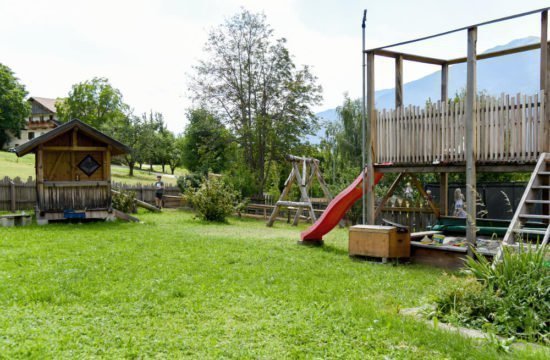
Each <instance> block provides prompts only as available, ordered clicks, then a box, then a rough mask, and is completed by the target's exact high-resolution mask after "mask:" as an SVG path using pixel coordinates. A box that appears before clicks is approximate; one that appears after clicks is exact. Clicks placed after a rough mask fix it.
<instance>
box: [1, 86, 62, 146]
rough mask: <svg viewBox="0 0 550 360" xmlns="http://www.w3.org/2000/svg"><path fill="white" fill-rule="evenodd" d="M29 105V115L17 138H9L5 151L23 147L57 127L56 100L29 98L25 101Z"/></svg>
mask: <svg viewBox="0 0 550 360" xmlns="http://www.w3.org/2000/svg"><path fill="white" fill-rule="evenodd" d="M27 101H28V102H29V103H30V104H31V115H30V116H29V118H28V119H27V122H26V124H25V127H24V128H23V129H22V130H21V133H20V134H19V136H11V138H10V140H9V141H8V142H7V144H6V145H5V147H6V148H7V149H10V148H15V147H17V146H19V145H23V144H24V143H26V142H27V141H29V140H32V139H34V138H35V137H37V136H40V135H42V134H45V133H47V132H48V131H50V130H52V129H54V128H56V127H57V126H58V125H59V121H58V120H57V114H56V113H57V112H56V109H55V103H56V102H57V101H59V100H58V99H48V98H42V97H36V96H35V97H31V98H29V99H28V100H27Z"/></svg>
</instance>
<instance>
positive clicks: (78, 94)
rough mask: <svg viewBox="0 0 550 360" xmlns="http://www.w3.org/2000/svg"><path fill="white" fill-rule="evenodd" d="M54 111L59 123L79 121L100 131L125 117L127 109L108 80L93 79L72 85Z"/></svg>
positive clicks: (120, 96)
mask: <svg viewBox="0 0 550 360" xmlns="http://www.w3.org/2000/svg"><path fill="white" fill-rule="evenodd" d="M56 109H57V114H58V116H59V120H60V121H61V122H67V121H70V120H72V119H79V120H81V121H83V122H85V123H87V124H89V125H91V126H93V127H95V128H98V129H101V128H102V127H103V126H104V125H105V124H108V123H109V122H113V121H117V120H119V119H122V118H124V117H126V115H127V113H128V110H129V107H128V105H126V104H125V103H124V102H123V101H122V94H121V93H120V91H119V90H118V89H116V88H114V87H113V86H112V85H111V84H110V83H109V80H107V79H106V78H98V77H94V78H93V79H91V80H86V81H83V82H81V83H78V84H75V85H73V87H72V89H71V91H70V92H69V95H68V97H67V98H66V99H64V101H60V102H58V103H56Z"/></svg>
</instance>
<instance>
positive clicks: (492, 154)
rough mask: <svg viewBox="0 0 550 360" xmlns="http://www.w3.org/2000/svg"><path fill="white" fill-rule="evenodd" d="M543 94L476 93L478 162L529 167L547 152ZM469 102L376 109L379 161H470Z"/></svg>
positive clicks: (442, 163) (419, 163) (416, 163)
mask: <svg viewBox="0 0 550 360" xmlns="http://www.w3.org/2000/svg"><path fill="white" fill-rule="evenodd" d="M544 103H545V102H544V92H543V91H541V92H540V93H538V94H534V95H529V96H527V95H521V94H517V95H516V96H510V95H505V94H502V95H501V96H500V97H499V98H494V97H483V96H482V97H478V99H477V101H476V105H477V106H476V108H475V109H474V116H475V118H476V121H475V124H476V125H475V126H476V128H475V142H476V148H477V152H476V154H475V161H476V163H477V164H479V165H514V164H515V165H527V164H531V166H529V167H530V168H532V165H534V164H535V163H536V160H537V158H538V156H539V154H540V153H541V152H543V151H544V148H543V147H544V140H545V139H544V138H543V136H544V126H545V123H544V113H545V112H544V111H545V109H544ZM465 124H466V121H465V102H464V100H460V101H453V100H449V101H438V102H437V103H433V104H427V105H426V106H425V107H423V108H421V107H418V106H408V107H398V108H396V109H391V110H382V111H377V117H376V121H375V126H376V129H375V134H376V136H375V144H374V148H375V162H376V163H392V164H393V165H395V166H411V165H412V166H425V165H433V166H435V167H437V166H450V165H463V164H465V162H466V157H465V156H466V151H465V137H466V128H465Z"/></svg>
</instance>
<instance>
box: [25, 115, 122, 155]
mask: <svg viewBox="0 0 550 360" xmlns="http://www.w3.org/2000/svg"><path fill="white" fill-rule="evenodd" d="M74 128H77V129H78V131H81V132H82V133H84V134H86V135H88V136H89V137H91V138H94V139H96V140H98V141H101V142H103V143H105V144H108V145H110V146H111V154H112V155H122V154H127V153H129V152H130V151H131V149H130V148H129V147H128V146H126V145H124V144H122V143H120V142H118V141H117V140H115V139H113V138H112V137H110V136H107V135H105V134H104V133H102V132H101V131H99V130H97V129H95V128H93V127H91V126H90V125H88V124H85V123H83V122H82V121H80V120H78V119H73V120H71V121H69V122H67V123H65V124H62V125H60V126H58V127H56V128H55V129H53V130H51V131H49V132H47V133H45V134H44V135H41V136H39V137H36V138H34V139H32V140H31V141H28V142H26V143H24V144H23V145H20V146H18V147H17V148H15V153H16V154H17V156H19V157H21V156H24V155H26V154H28V153H30V152H34V151H35V149H36V148H37V147H38V146H39V145H41V144H44V143H45V142H48V141H50V140H51V139H53V138H56V137H57V136H59V135H62V134H64V133H66V132H69V131H71V130H73V129H74Z"/></svg>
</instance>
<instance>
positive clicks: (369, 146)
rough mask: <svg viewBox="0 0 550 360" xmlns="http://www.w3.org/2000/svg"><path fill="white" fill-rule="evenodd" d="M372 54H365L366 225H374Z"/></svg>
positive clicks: (364, 194)
mask: <svg viewBox="0 0 550 360" xmlns="http://www.w3.org/2000/svg"><path fill="white" fill-rule="evenodd" d="M374 95H375V94H374V53H373V52H368V53H367V123H366V132H365V134H366V137H367V138H366V139H365V140H366V144H365V150H366V153H367V154H366V155H367V158H366V161H367V164H366V165H367V168H366V171H367V176H366V180H367V183H366V184H365V185H366V186H365V190H366V191H365V192H364V193H363V196H366V213H367V214H366V215H367V216H366V222H367V224H368V225H374V214H375V209H374V153H373V150H374V149H373V144H374V141H373V138H374V126H373V124H374V121H375V116H376V115H375V108H374Z"/></svg>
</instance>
